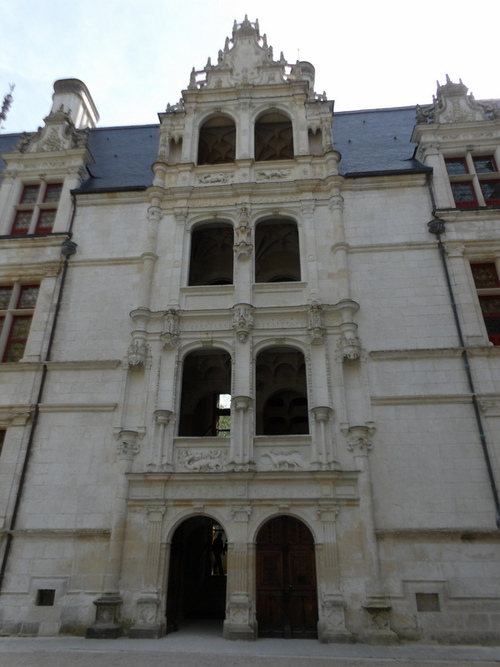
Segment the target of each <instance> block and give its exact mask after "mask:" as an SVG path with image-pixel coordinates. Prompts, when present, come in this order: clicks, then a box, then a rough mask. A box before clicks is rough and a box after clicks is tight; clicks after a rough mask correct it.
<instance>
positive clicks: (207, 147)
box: [198, 115, 236, 164]
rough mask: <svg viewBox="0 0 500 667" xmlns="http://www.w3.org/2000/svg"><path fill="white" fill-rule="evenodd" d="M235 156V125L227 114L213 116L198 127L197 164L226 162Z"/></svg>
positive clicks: (231, 160)
mask: <svg viewBox="0 0 500 667" xmlns="http://www.w3.org/2000/svg"><path fill="white" fill-rule="evenodd" d="M235 156H236V126H235V124H234V121H233V120H232V119H231V118H229V117H228V116H222V115H221V116H213V117H212V118H210V119H209V120H207V121H206V122H205V123H204V124H203V125H202V126H201V128H200V139H199V143H198V164H227V163H230V162H234V159H235Z"/></svg>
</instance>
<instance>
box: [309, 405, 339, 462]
mask: <svg viewBox="0 0 500 667" xmlns="http://www.w3.org/2000/svg"><path fill="white" fill-rule="evenodd" d="M312 413H313V415H314V419H315V421H316V424H317V428H316V438H315V443H314V450H313V452H312V454H313V463H314V462H315V461H318V465H319V467H320V468H321V470H331V469H332V468H335V467H336V466H338V461H336V460H335V459H336V457H335V455H334V451H333V442H332V438H331V437H328V435H329V434H330V435H331V430H330V431H329V434H328V432H327V425H328V424H329V422H330V418H331V417H333V410H332V408H329V407H327V406H317V407H315V408H313V409H312Z"/></svg>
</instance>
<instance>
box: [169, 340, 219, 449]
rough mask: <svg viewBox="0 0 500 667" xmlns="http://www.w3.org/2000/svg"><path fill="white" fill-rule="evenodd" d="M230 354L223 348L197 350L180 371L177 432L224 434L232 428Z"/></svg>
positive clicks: (185, 361)
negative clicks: (180, 392) (180, 385)
mask: <svg viewBox="0 0 500 667" xmlns="http://www.w3.org/2000/svg"><path fill="white" fill-rule="evenodd" d="M230 393H231V357H230V356H229V354H228V353H227V352H224V351H223V350H197V351H196V352H191V354H189V355H188V356H187V357H186V358H185V360H184V367H183V374H182V396H181V413H180V423H179V435H180V436H191V437H227V436H229V434H230V431H231V396H230Z"/></svg>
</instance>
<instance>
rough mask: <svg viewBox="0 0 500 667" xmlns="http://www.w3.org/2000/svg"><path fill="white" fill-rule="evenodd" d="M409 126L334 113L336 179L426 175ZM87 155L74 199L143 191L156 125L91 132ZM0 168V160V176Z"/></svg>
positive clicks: (2, 139) (409, 122)
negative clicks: (338, 155) (89, 159)
mask: <svg viewBox="0 0 500 667" xmlns="http://www.w3.org/2000/svg"><path fill="white" fill-rule="evenodd" d="M415 122H416V120H415V107H401V108H396V109H372V110H368V111H341V112H339V113H335V114H334V118H333V142H334V147H335V149H336V150H338V151H340V153H341V155H342V159H341V162H340V173H341V174H344V175H345V176H346V177H348V178H356V177H360V176H362V175H368V174H386V173H388V172H401V171H406V172H415V171H417V172H420V171H423V172H426V171H431V169H430V168H429V167H426V166H425V165H423V164H422V163H420V162H418V160H415V159H414V158H413V153H414V150H415V144H412V143H410V137H411V133H412V130H413V127H414V125H415ZM20 136H21V135H20V134H5V135H0V153H7V152H9V151H10V150H11V149H12V148H13V146H15V144H16V143H17V142H18V140H19V138H20ZM89 149H90V152H91V154H92V156H93V158H94V164H92V165H90V166H89V179H88V180H87V181H85V183H83V185H82V186H81V188H80V189H79V190H78V192H79V193H82V194H83V193H90V192H98V191H108V192H109V191H110V190H111V191H116V190H135V189H144V188H147V187H148V186H149V185H151V183H152V180H153V173H152V171H151V165H152V164H153V162H155V160H156V157H157V152H158V125H134V126H129V127H104V128H95V129H93V130H90V132H89ZM4 166H5V165H4V164H3V161H2V160H1V159H0V170H1V169H3V167H4Z"/></svg>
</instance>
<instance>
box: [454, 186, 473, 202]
mask: <svg viewBox="0 0 500 667" xmlns="http://www.w3.org/2000/svg"><path fill="white" fill-rule="evenodd" d="M451 189H452V191H453V197H454V199H455V203H456V204H457V206H460V205H462V206H464V205H465V206H467V205H468V206H474V205H475V204H476V197H475V195H474V190H473V189H472V183H452V184H451Z"/></svg>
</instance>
